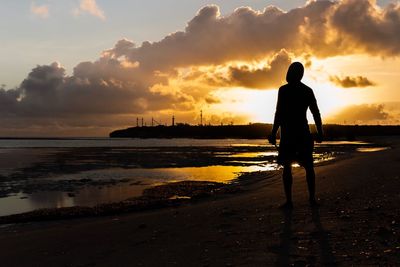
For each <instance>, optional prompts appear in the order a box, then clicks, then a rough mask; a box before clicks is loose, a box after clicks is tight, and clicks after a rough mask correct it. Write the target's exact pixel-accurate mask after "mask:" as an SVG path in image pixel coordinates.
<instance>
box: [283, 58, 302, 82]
mask: <svg viewBox="0 0 400 267" xmlns="http://www.w3.org/2000/svg"><path fill="white" fill-rule="evenodd" d="M303 75H304V67H303V64H301V63H300V62H293V63H292V64H290V66H289V69H288V71H287V74H286V81H287V82H288V83H295V82H300V81H301V79H302V78H303Z"/></svg>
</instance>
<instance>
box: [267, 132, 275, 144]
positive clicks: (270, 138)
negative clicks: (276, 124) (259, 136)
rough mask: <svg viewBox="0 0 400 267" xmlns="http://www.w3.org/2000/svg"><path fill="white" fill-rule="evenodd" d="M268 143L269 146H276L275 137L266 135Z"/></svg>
mask: <svg viewBox="0 0 400 267" xmlns="http://www.w3.org/2000/svg"><path fill="white" fill-rule="evenodd" d="M268 142H269V143H270V144H271V145H274V146H275V145H276V135H274V134H270V135H268Z"/></svg>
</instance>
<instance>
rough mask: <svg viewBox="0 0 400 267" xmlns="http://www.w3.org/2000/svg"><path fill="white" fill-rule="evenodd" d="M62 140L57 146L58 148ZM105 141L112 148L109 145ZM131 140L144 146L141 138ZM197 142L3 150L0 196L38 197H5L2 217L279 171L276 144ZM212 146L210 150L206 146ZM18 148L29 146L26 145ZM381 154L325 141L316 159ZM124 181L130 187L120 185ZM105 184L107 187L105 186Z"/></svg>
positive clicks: (0, 152) (368, 147)
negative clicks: (171, 184) (170, 185)
mask: <svg viewBox="0 0 400 267" xmlns="http://www.w3.org/2000/svg"><path fill="white" fill-rule="evenodd" d="M177 141H179V140H176V142H177ZM184 141H185V140H184ZM189 141H190V140H188V141H187V142H189ZM18 142H22V141H20V140H19V141H18ZM24 142H25V141H24ZM43 142H45V141H44V140H39V141H38V143H37V144H35V145H38V146H39V145H43V144H42V143H43ZM52 142H53V141H52ZM54 142H55V141H54ZM60 142H61V141H60ZM60 142H55V143H54V144H52V145H54V146H55V145H60ZM63 142H70V143H68V144H69V145H70V146H75V145H77V144H81V142H83V141H82V140H73V141H71V140H66V141H65V140H64V141H63ZM101 142H106V143H108V142H109V143H113V141H110V140H107V141H106V140H102V141H101ZM121 142H122V141H121ZM131 142H135V143H138V142H139V141H138V140H133V141H131ZM146 142H147V141H146ZM159 142H161V141H159ZM162 142H165V144H164V143H163V144H164V145H167V144H170V143H168V142H167V141H162ZM171 142H172V143H176V142H175V141H171ZM196 142H198V145H199V146H195V145H193V144H192V145H193V146H190V147H180V148H178V147H176V148H174V147H171V148H168V149H160V148H154V147H145V146H144V145H143V147H115V148H111V149H104V148H96V149H94V150H93V149H89V150H88V149H67V148H40V149H38V148H31V149H26V148H21V149H7V148H2V149H0V167H1V168H0V170H3V172H2V173H1V172H0V178H1V179H0V193H3V196H6V195H7V194H8V193H7V189H8V187H13V188H17V190H14V191H11V192H18V191H24V190H25V192H33V193H32V194H22V193H18V194H16V195H12V196H8V197H3V198H0V216H1V215H8V214H13V213H21V212H26V211H31V210H34V209H39V208H57V207H70V206H94V205H96V204H101V203H108V202H117V201H121V200H125V199H128V198H131V197H135V196H140V195H141V194H142V192H143V190H144V189H146V188H148V187H151V186H154V185H159V184H164V183H169V182H178V181H185V180H193V181H211V182H221V183H229V182H231V181H234V180H235V179H236V178H237V177H238V175H239V174H240V173H246V172H255V171H271V170H276V169H277V168H278V165H277V164H276V162H275V156H276V155H277V152H276V150H275V148H274V147H269V146H267V145H266V144H265V140H261V141H260V140H254V141H251V140H250V141H249V140H234V141H232V140H222V141H221V140H217V141H216V140H213V141H211V143H210V142H208V141H207V140H200V141H196ZM241 142H242V143H241ZM61 143H62V142H61ZM122 143H125V141H123V142H122ZM122 143H121V145H122ZM240 143H241V144H240ZM47 144H48V143H47ZM125 144H126V143H125ZM207 144H208V147H206V146H205V145H207ZM19 145H25V143H24V144H19ZM203 145H204V146H203ZM213 145H215V146H213ZM224 145H225V146H224ZM0 147H1V144H0ZM383 149H387V148H382V147H380V148H373V147H371V145H370V144H368V143H363V142H335V143H324V144H323V145H317V146H316V153H315V155H314V156H315V162H316V163H319V162H323V161H329V160H332V159H334V158H335V157H337V155H340V154H341V153H342V154H344V153H348V152H349V151H353V152H354V151H360V152H373V151H380V150H383ZM59 151H62V152H63V153H61V154H60V153H58V154H57V153H56V152H59ZM49 155H50V156H49ZM45 156H46V157H45ZM149 162H150V163H151V164H150V163H149ZM154 164H156V165H154ZM157 164H158V165H157ZM3 167H4V168H3ZM28 167H29V168H28ZM106 167H108V168H106ZM100 168H103V169H100ZM104 168H106V169H104ZM10 173H11V174H12V175H10ZM35 173H36V174H41V176H40V175H37V176H35V177H32V179H29V178H30V176H32V175H33V174H35ZM1 175H3V176H1ZM13 175H14V176H13ZM16 175H18V176H16ZM15 177H18V179H15ZM26 177H28V179H27V178H26ZM71 180H81V181H78V182H73V183H71V182H69V181H71ZM122 180H126V182H121V181H122ZM66 181H67V182H66ZM104 181H108V182H107V183H103V182H104ZM25 182H26V184H28V185H29V183H31V184H35V185H36V187H35V188H34V189H32V188H31V190H29V189H30V188H29V187H26V186H25V185H26V184H24V183H25ZM24 186H25V187H24ZM1 190H2V191H1ZM37 190H43V191H39V192H38V191H37ZM46 190H47V191H46ZM51 190H53V191H51ZM0 196H1V194H0Z"/></svg>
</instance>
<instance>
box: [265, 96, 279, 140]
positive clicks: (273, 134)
mask: <svg viewBox="0 0 400 267" xmlns="http://www.w3.org/2000/svg"><path fill="white" fill-rule="evenodd" d="M281 95H282V93H281V89H279V91H278V101H277V103H276V111H275V118H274V125H273V126H272V131H271V135H270V136H269V137H268V140H269V142H270V143H271V144H273V145H275V144H276V134H277V133H278V129H279V127H280V126H281V119H282V118H281V117H282V115H281V114H282V111H281V109H282V108H281V107H282V103H281V102H282V96H281Z"/></svg>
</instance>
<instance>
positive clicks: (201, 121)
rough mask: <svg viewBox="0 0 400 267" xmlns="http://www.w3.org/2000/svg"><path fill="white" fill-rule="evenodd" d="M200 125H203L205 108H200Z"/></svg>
mask: <svg viewBox="0 0 400 267" xmlns="http://www.w3.org/2000/svg"><path fill="white" fill-rule="evenodd" d="M200 126H203V110H200Z"/></svg>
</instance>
